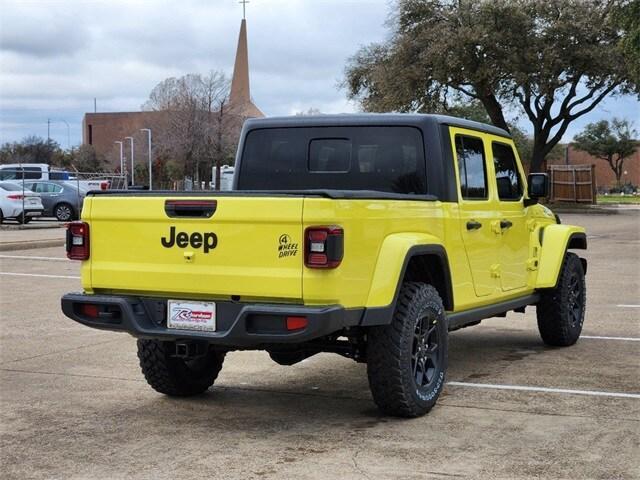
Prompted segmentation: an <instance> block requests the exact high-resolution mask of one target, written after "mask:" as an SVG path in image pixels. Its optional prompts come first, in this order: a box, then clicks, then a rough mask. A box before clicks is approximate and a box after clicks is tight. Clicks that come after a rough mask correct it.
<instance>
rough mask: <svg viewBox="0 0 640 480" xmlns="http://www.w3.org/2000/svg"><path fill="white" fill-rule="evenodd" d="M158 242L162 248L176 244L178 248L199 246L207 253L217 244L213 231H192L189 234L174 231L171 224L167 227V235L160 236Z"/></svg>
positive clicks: (174, 228)
mask: <svg viewBox="0 0 640 480" xmlns="http://www.w3.org/2000/svg"><path fill="white" fill-rule="evenodd" d="M160 243H162V246H163V247H164V248H171V247H173V246H174V245H176V246H177V247H178V248H187V247H188V246H189V245H191V248H200V247H202V251H203V252H204V253H209V250H213V249H214V248H216V246H217V245H218V236H217V235H216V234H215V233H213V232H204V233H200V232H193V233H192V234H191V235H189V234H188V233H187V232H178V233H176V227H175V226H173V225H172V226H171V227H170V228H169V235H168V238H167V237H162V238H161V239H160Z"/></svg>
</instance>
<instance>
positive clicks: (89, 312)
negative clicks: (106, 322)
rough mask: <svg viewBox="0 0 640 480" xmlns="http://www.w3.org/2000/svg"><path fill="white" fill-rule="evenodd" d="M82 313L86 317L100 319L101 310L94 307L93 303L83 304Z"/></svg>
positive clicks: (81, 306)
mask: <svg viewBox="0 0 640 480" xmlns="http://www.w3.org/2000/svg"><path fill="white" fill-rule="evenodd" d="M80 313H81V314H82V315H84V316H86V317H91V318H98V315H99V314H100V309H99V308H98V306H97V305H93V304H91V303H83V304H82V305H80Z"/></svg>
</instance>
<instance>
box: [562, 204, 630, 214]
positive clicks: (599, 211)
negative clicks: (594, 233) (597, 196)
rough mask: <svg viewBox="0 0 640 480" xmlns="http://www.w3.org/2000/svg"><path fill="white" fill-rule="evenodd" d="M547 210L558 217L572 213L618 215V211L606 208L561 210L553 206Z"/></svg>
mask: <svg viewBox="0 0 640 480" xmlns="http://www.w3.org/2000/svg"><path fill="white" fill-rule="evenodd" d="M549 208H550V209H551V211H552V212H553V213H557V214H558V215H560V214H563V213H574V214H577V215H617V214H619V213H620V211H619V210H614V209H608V208H563V207H554V206H553V205H551V206H550V207H549Z"/></svg>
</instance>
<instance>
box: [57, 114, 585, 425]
mask: <svg viewBox="0 0 640 480" xmlns="http://www.w3.org/2000/svg"><path fill="white" fill-rule="evenodd" d="M239 145H240V146H239V148H238V153H237V159H236V170H235V178H234V185H233V190H232V191H229V192H212V191H205V192H170V191H164V192H160V191H148V192H142V191H135V192H132V191H130V192H127V191H100V192H92V193H90V194H89V195H88V196H87V198H86V200H85V202H84V208H83V211H82V219H81V221H79V222H74V223H72V224H70V226H69V228H68V232H67V253H68V256H69V258H72V259H78V260H82V267H81V271H82V287H83V290H84V292H83V293H70V294H67V295H65V296H64V297H63V298H62V309H63V311H64V313H65V314H66V315H67V316H68V317H70V318H72V319H73V320H76V321H78V322H80V323H82V324H84V325H88V326H90V327H93V328H100V329H106V330H113V331H124V332H128V333H130V334H131V335H133V336H134V337H137V338H138V356H139V358H140V365H141V367H142V371H143V373H144V375H145V377H146V379H147V381H148V383H149V384H150V385H151V387H153V388H154V389H155V390H157V391H159V392H162V393H164V394H167V395H177V396H185V395H195V394H198V393H201V392H203V391H205V390H207V389H208V388H209V387H210V386H211V385H212V384H213V382H214V381H215V379H216V377H217V375H218V373H219V372H220V369H221V368H222V364H223V361H224V358H225V354H226V353H227V352H229V351H232V350H243V349H262V350H266V351H267V352H268V353H269V355H270V356H271V358H272V359H273V360H274V361H275V362H277V363H279V364H281V365H292V364H295V363H296V362H299V361H301V360H303V359H305V358H307V357H309V356H311V355H314V354H316V353H319V352H333V353H338V354H340V355H344V356H346V357H349V358H353V359H354V360H356V361H359V362H366V363H367V374H368V378H369V384H370V387H371V392H372V395H373V400H374V401H375V403H376V404H377V405H378V407H379V408H380V409H381V410H382V411H383V412H385V413H387V414H390V415H397V416H405V417H415V416H418V415H422V414H424V413H426V412H427V411H429V410H430V409H431V408H432V407H433V405H434V403H435V402H436V400H437V398H438V396H439V394H440V392H441V391H442V389H443V386H444V382H445V373H446V368H447V342H448V339H447V337H448V332H449V331H451V330H455V329H458V328H461V327H466V326H469V325H475V324H478V323H480V321H481V320H482V319H485V318H489V317H495V316H505V315H506V313H507V312H509V311H516V312H524V309H525V307H527V306H529V305H535V306H536V312H537V317H538V327H539V330H540V334H541V336H542V340H543V341H544V342H545V343H547V344H549V345H557V346H567V345H572V344H573V343H575V342H576V341H577V340H578V337H579V336H580V332H581V330H582V323H583V320H584V311H585V280H584V275H585V271H586V261H585V260H584V259H581V258H579V257H578V256H576V255H575V254H574V253H571V252H569V250H571V249H585V248H586V246H587V245H586V235H585V231H584V229H583V228H581V227H576V226H570V225H563V224H561V223H560V220H559V218H558V217H557V216H556V215H554V214H553V213H552V212H551V211H550V210H549V209H547V208H546V207H544V206H542V205H539V204H538V203H537V199H538V198H540V197H544V196H545V195H546V192H547V179H546V176H545V175H544V174H531V175H529V177H528V181H527V180H525V174H524V171H523V169H522V165H521V163H520V160H519V158H518V153H517V151H516V149H515V147H514V143H513V140H512V139H511V137H510V136H509V134H508V133H507V132H505V131H504V130H501V129H498V128H495V127H492V126H489V125H484V124H480V123H476V122H471V121H467V120H461V119H457V118H451V117H445V116H438V115H395V114H389V115H386V114H385V115H373V114H370V115H369V114H368V115H341V116H318V117H295V118H270V119H260V120H249V121H247V122H246V123H245V126H244V128H243V131H242V135H241V139H240V144H239Z"/></svg>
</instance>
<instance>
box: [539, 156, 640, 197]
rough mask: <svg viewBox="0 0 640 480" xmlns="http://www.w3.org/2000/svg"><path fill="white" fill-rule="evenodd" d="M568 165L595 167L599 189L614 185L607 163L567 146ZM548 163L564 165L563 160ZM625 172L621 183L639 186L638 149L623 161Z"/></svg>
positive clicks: (614, 180)
mask: <svg viewBox="0 0 640 480" xmlns="http://www.w3.org/2000/svg"><path fill="white" fill-rule="evenodd" d="M568 156H569V164H570V165H595V166H596V169H595V172H596V186H597V187H598V188H599V189H603V188H605V189H606V188H611V187H613V186H615V184H616V176H615V174H614V173H613V170H611V167H610V166H609V163H608V162H606V161H605V160H600V159H598V158H595V157H592V156H591V155H589V154H588V153H587V152H583V151H580V150H576V149H574V148H573V146H571V145H570V146H569V155H568ZM550 163H553V164H556V165H562V164H564V163H565V161H564V159H558V160H555V161H552V162H550ZM625 170H626V172H627V174H626V175H625V174H624V173H623V174H622V178H621V181H622V183H627V182H631V183H632V184H634V185H640V147H639V148H636V151H635V153H634V154H633V155H631V156H629V157H627V158H626V159H625V161H624V168H623V171H625Z"/></svg>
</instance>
